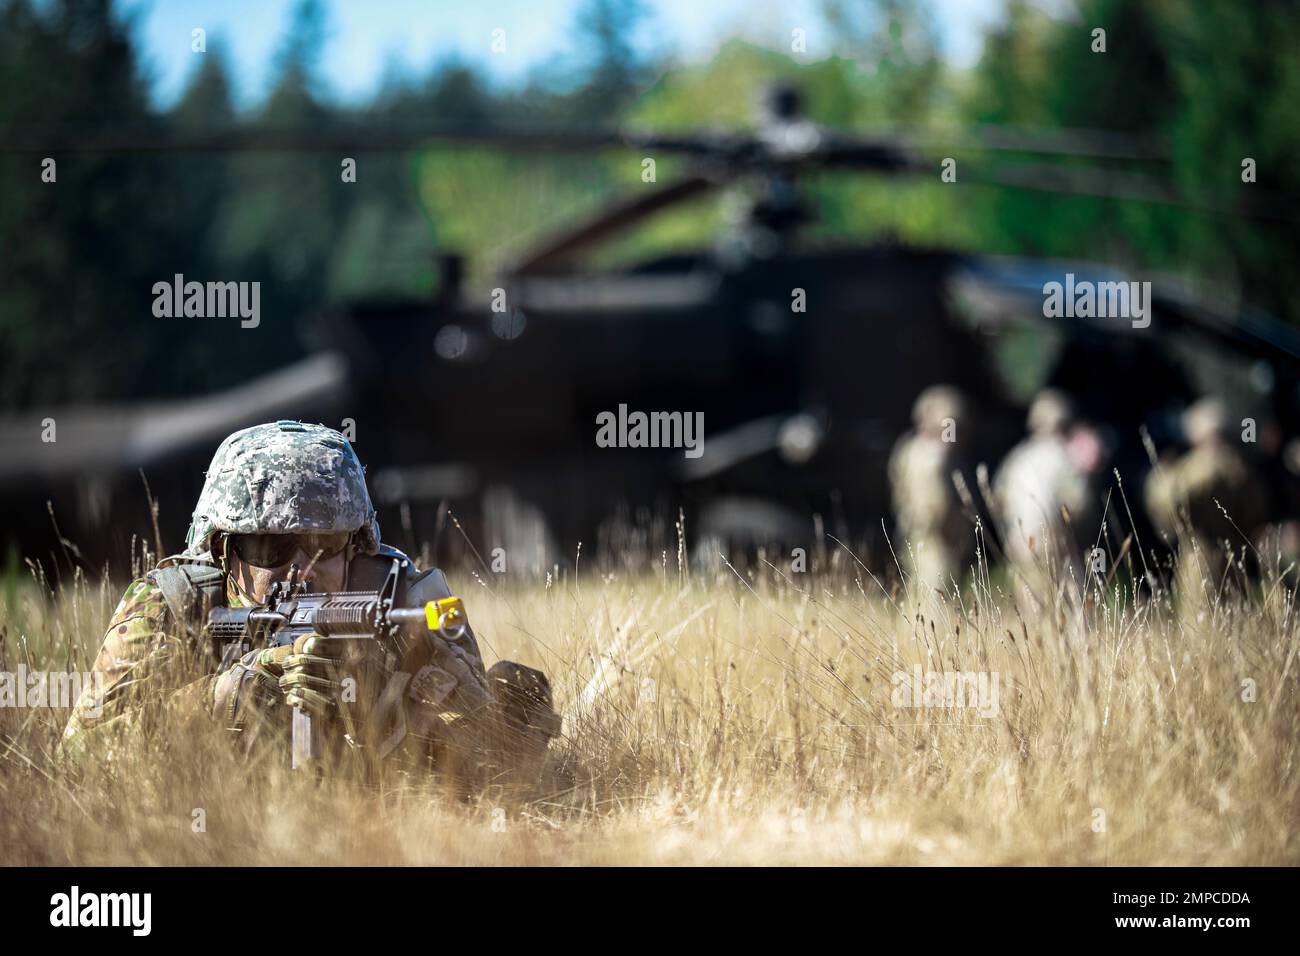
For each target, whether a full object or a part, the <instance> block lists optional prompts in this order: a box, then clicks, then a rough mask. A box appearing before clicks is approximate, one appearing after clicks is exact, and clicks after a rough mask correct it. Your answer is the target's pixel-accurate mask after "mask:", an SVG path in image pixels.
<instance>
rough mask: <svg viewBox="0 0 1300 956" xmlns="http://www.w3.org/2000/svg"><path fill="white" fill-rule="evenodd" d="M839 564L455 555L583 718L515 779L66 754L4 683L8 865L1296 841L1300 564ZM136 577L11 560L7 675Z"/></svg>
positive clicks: (701, 859)
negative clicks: (1188, 570) (68, 758)
mask: <svg viewBox="0 0 1300 956" xmlns="http://www.w3.org/2000/svg"><path fill="white" fill-rule="evenodd" d="M820 563H821V565H822V567H823V570H822V571H818V572H813V573H805V574H795V573H791V572H790V571H789V569H788V568H785V569H782V570H779V571H778V570H777V569H776V568H773V567H770V566H766V565H763V564H757V570H754V571H752V572H745V573H739V572H736V571H734V570H733V569H732V568H730V567H727V566H723V567H720V568H717V569H711V570H708V571H705V570H697V569H694V568H686V567H682V566H680V565H679V562H678V560H677V559H675V557H674V556H673V555H671V554H670V555H665V556H664V557H663V560H661V561H660V562H656V563H654V564H650V565H648V566H647V567H645V568H643V569H642V570H640V571H639V572H638V571H635V570H627V569H624V570H621V571H619V572H616V573H604V574H602V573H599V572H591V573H587V574H584V575H581V576H578V577H576V578H572V577H565V576H559V577H555V578H552V579H550V580H549V581H539V582H536V583H532V584H511V583H509V581H508V580H506V581H502V580H500V579H498V580H487V579H488V578H491V577H493V576H491V575H483V576H482V577H479V576H476V575H473V574H471V573H463V574H457V573H455V572H453V573H452V575H451V577H452V582H453V585H454V586H455V587H457V588H458V589H459V590H460V593H462V595H463V596H464V597H465V598H466V601H467V604H468V607H469V611H470V617H471V620H472V621H473V622H474V624H475V629H476V631H477V632H478V633H479V635H480V640H481V641H482V643H483V645H484V653H485V656H486V657H487V658H488V662H489V663H491V662H492V661H493V660H495V659H496V658H498V657H510V658H513V659H516V660H520V661H522V662H524V663H528V664H531V665H534V666H540V667H542V668H544V669H545V670H546V671H547V672H548V673H549V674H550V675H551V678H552V682H553V684H554V686H555V691H556V698H557V707H558V708H559V709H561V710H562V711H563V713H564V731H563V736H562V737H561V738H560V739H557V740H556V741H554V742H553V743H552V748H551V750H552V752H551V755H550V757H549V763H548V765H547V767H546V769H545V772H544V774H543V780H542V782H541V784H540V785H539V786H538V788H537V790H536V791H535V792H533V793H530V794H525V795H520V794H518V793H510V794H508V793H505V792H502V791H489V792H487V793H484V794H482V795H481V796H479V797H478V798H476V799H473V800H470V801H464V800H458V799H455V798H454V797H452V796H450V795H449V794H448V793H446V792H444V791H443V790H442V789H440V788H439V787H438V786H437V785H436V784H435V783H427V782H420V781H409V780H405V781H403V780H398V781H394V782H392V783H389V784H385V786H383V787H382V788H379V789H361V788H359V787H356V786H350V785H345V784H341V783H324V784H312V783H309V782H305V781H303V780H302V779H301V778H295V777H294V776H292V775H291V774H288V773H284V772H281V771H278V770H273V769H271V768H269V767H256V768H248V767H242V766H240V765H239V764H238V763H237V762H236V761H235V759H234V758H233V757H232V756H231V755H230V754H229V753H228V752H227V750H226V748H225V747H224V746H223V745H222V741H221V740H220V739H219V738H217V737H215V736H213V735H212V734H203V733H199V734H195V733H193V731H192V729H190V730H186V731H185V734H186V736H184V737H183V738H182V739H179V740H172V741H170V742H169V743H168V744H167V745H166V747H160V746H159V741H158V740H151V741H149V742H148V744H149V745H148V746H142V747H141V748H140V750H139V752H135V751H130V752H127V753H124V754H121V755H119V757H118V758H117V759H116V760H115V761H114V762H113V763H112V764H110V765H98V766H95V767H93V768H92V769H91V770H89V771H86V772H81V773H74V772H71V771H69V770H66V769H64V768H63V767H62V766H61V765H59V764H56V763H55V762H54V761H52V759H51V756H50V754H51V750H52V748H53V745H54V743H55V742H56V740H57V738H58V734H59V731H60V730H61V728H62V724H63V721H64V719H65V718H66V711H61V710H58V709H51V708H26V709H22V708H13V707H9V708H3V709H0V806H2V807H3V808H4V809H3V811H2V812H0V862H3V863H5V864H31V863H35V864H82V865H90V864H227V863H230V864H234V863H246V864H330V863H359V864H404V863H409V864H424V863H453V864H460V863H484V864H493V863H506V864H592V863H594V864H713V863H741V864H770V863H775V864H803V863H809V864H811V863H853V864H860V863H873V864H1049V865H1054V864H1088V865H1103V864H1140V865H1145V864H1294V863H1296V862H1297V860H1300V839H1298V838H1297V827H1296V823H1297V813H1298V811H1300V766H1298V765H1297V754H1298V751H1300V744H1298V742H1300V700H1298V698H1297V694H1296V688H1297V672H1298V671H1300V666H1298V665H1297V662H1296V650H1297V638H1296V619H1295V599H1294V595H1293V594H1291V593H1288V592H1287V590H1286V588H1285V584H1284V582H1283V581H1281V580H1274V581H1272V582H1270V581H1268V580H1265V581H1264V582H1263V587H1262V592H1257V593H1256V594H1255V595H1254V596H1253V598H1252V600H1251V602H1250V603H1249V604H1243V603H1241V602H1239V601H1235V600H1232V599H1227V598H1224V599H1222V600H1220V601H1218V602H1217V604H1216V605H1215V606H1214V607H1213V608H1212V609H1210V610H1207V611H1204V612H1202V613H1201V614H1200V615H1198V616H1197V617H1195V618H1192V617H1191V616H1190V615H1189V619H1182V618H1180V617H1179V615H1178V614H1177V613H1176V611H1175V610H1174V606H1173V602H1172V601H1171V600H1170V599H1169V598H1168V596H1167V595H1160V594H1157V595H1156V596H1154V597H1149V596H1144V597H1142V598H1141V599H1135V598H1134V596H1133V594H1132V593H1131V592H1130V591H1129V590H1128V589H1127V585H1125V584H1123V583H1122V580H1121V582H1120V583H1117V582H1116V581H1112V582H1111V583H1110V585H1109V589H1108V590H1106V591H1105V592H1104V593H1103V595H1101V599H1100V600H1098V595H1097V593H1096V592H1095V591H1094V592H1092V593H1091V594H1090V596H1089V598H1088V599H1086V600H1083V601H1078V600H1075V601H1070V600H1065V599H1063V598H1059V597H1058V598H1052V597H1051V596H1050V595H1040V597H1042V600H1043V604H1042V605H1041V606H1039V605H1037V604H1034V603H1033V599H1032V598H1030V597H1028V596H1026V595H1023V594H1021V595H1020V596H1019V597H1017V596H1015V595H1013V594H1010V593H1006V592H1007V591H1008V590H1011V589H1012V586H1011V585H1010V584H1007V583H999V582H1005V580H1006V579H1004V578H1002V577H999V576H994V577H992V578H990V577H989V575H988V574H987V573H985V572H984V570H983V569H980V572H981V573H979V574H977V575H975V576H974V577H973V578H972V579H971V580H970V581H969V582H968V587H967V588H966V589H965V590H964V591H963V592H962V595H961V598H960V600H958V599H957V598H956V597H955V595H948V596H942V595H939V594H935V593H928V594H919V593H915V592H914V591H912V590H911V589H909V588H907V587H905V586H898V585H891V584H888V583H887V582H883V581H882V582H878V581H877V580H876V579H875V578H874V577H873V576H871V575H869V574H867V573H865V571H864V569H862V568H861V567H860V566H859V565H858V564H857V563H855V561H854V560H853V559H852V558H851V556H850V555H848V554H847V552H838V554H837V555H834V556H832V559H831V560H822V561H821V562H820ZM489 585H490V587H489ZM1017 590H1019V589H1017ZM54 591H57V592H58V595H59V596H58V597H54V596H53V592H54ZM118 596H119V590H118V587H117V585H116V584H114V585H109V584H106V583H102V582H100V583H95V582H88V581H86V580H84V579H81V580H78V581H76V582H73V581H67V580H65V581H64V583H63V586H62V587H60V588H53V589H51V588H49V587H48V585H44V584H41V583H40V582H39V581H31V580H23V581H16V580H14V576H13V575H11V576H10V580H9V581H8V582H7V586H6V589H5V608H4V610H3V619H2V620H0V627H3V638H4V639H3V651H4V660H3V662H0V670H7V671H14V670H15V669H16V668H17V666H18V664H19V663H20V662H21V663H24V664H25V665H26V666H27V667H29V668H44V669H47V670H54V669H85V668H86V666H87V662H88V661H89V660H90V659H91V658H92V657H93V654H94V652H95V650H96V648H97V645H98V642H99V639H100V636H101V632H102V628H103V624H104V622H105V621H106V620H107V617H108V615H109V613H110V612H111V609H112V606H113V605H114V604H115V603H116V600H117V597H118ZM1018 605H1019V606H1021V607H1024V608H1025V611H1024V613H1021V612H1020V611H1018V610H1017V606H1018ZM918 671H919V672H920V673H922V674H927V673H932V672H948V673H958V672H961V673H965V674H968V675H971V676H970V679H969V683H963V684H961V685H960V687H959V688H958V690H960V691H963V692H965V691H970V692H971V696H962V695H961V694H958V695H956V697H951V696H950V697H943V696H942V695H934V696H932V697H931V698H930V699H929V700H927V699H926V698H925V697H924V696H923V695H918V697H919V700H913V701H909V700H907V699H904V696H905V695H903V696H900V687H902V684H901V679H900V678H897V677H896V676H895V675H897V674H899V673H906V674H909V675H915V674H917V673H918ZM981 682H982V683H981ZM976 688H979V689H980V690H981V691H982V692H983V699H982V700H978V701H976V700H974V699H973V696H974V691H975V689H976ZM957 698H960V699H959V700H958V699H957ZM957 702H960V703H966V704H972V703H974V704H979V705H981V706H951V705H952V704H954V703H957ZM909 703H919V704H921V705H922V706H908V704H909ZM927 705H928V706H927ZM160 734H161V732H160ZM161 735H162V736H165V734H161ZM160 754H165V756H160ZM200 823H201V824H202V826H200V825H199V824H200Z"/></svg>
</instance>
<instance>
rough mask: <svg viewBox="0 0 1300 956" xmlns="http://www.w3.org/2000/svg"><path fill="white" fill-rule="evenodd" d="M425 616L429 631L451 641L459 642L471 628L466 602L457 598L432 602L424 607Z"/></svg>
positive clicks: (446, 598)
mask: <svg viewBox="0 0 1300 956" xmlns="http://www.w3.org/2000/svg"><path fill="white" fill-rule="evenodd" d="M424 616H425V618H426V619H427V620H428V622H429V630H431V631H437V632H438V633H439V634H441V635H442V636H443V637H445V638H446V639H447V640H449V641H455V640H459V638H460V637H461V635H463V634H464V633H465V628H466V627H468V626H469V619H468V618H467V617H466V616H465V602H463V601H462V600H461V599H460V598H458V597H455V596H452V597H445V598H443V599H442V600H441V601H430V602H429V603H428V604H426V605H425V606H424Z"/></svg>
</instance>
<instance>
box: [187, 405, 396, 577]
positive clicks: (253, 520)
mask: <svg viewBox="0 0 1300 956" xmlns="http://www.w3.org/2000/svg"><path fill="white" fill-rule="evenodd" d="M214 531H224V532H228V533H230V534H284V533H291V532H341V531H350V532H356V538H355V539H354V541H355V544H356V547H357V548H358V550H360V551H362V552H364V553H366V554H375V553H376V552H378V550H379V522H378V521H377V520H376V518H375V509H374V505H372V504H371V503H370V492H369V491H367V490H366V476H365V471H364V469H363V468H362V467H361V462H360V461H358V460H357V455H356V452H354V451H353V450H352V446H351V445H350V444H349V443H348V440H347V439H346V438H344V437H343V436H342V435H341V434H340V433H339V432H336V431H335V430H334V429H332V428H326V427H325V426H323V425H308V424H305V423H302V422H291V421H280V422H273V423H270V424H266V425H255V426H253V427H252V428H245V429H244V430H243V431H238V432H235V433H234V434H233V435H231V436H230V437H228V438H227V439H226V440H225V441H223V442H222V443H221V446H220V447H219V448H218V449H217V453H216V454H215V455H213V456H212V464H211V465H210V466H209V467H208V472H207V480H206V481H205V482H204V484H203V491H202V492H201V493H200V494H199V501H198V504H197V505H196V506H195V508H194V517H193V519H192V521H191V522H190V530H189V534H188V535H186V537H185V544H186V549H187V551H188V552H189V553H191V554H201V553H203V552H205V551H207V550H208V548H209V545H210V543H211V537H212V533H213V532H214Z"/></svg>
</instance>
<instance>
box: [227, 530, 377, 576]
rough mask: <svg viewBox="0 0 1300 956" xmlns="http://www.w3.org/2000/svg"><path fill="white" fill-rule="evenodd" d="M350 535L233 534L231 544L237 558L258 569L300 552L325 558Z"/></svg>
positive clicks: (309, 557)
mask: <svg viewBox="0 0 1300 956" xmlns="http://www.w3.org/2000/svg"><path fill="white" fill-rule="evenodd" d="M351 539H352V535H350V534H346V533H344V534H236V535H231V537H230V546H231V548H232V549H233V550H234V552H235V554H237V555H239V557H240V559H241V560H243V561H245V562H246V563H248V564H252V565H254V566H256V567H259V568H278V567H281V566H283V565H285V564H288V563H289V560H290V559H291V558H292V557H293V556H294V555H295V554H297V553H298V552H299V551H301V552H302V553H303V554H305V555H306V556H307V560H308V561H328V560H329V559H330V558H332V557H334V556H335V555H336V554H338V553H339V552H340V551H342V550H343V549H344V548H346V547H347V546H348V542H349V541H350V540H351Z"/></svg>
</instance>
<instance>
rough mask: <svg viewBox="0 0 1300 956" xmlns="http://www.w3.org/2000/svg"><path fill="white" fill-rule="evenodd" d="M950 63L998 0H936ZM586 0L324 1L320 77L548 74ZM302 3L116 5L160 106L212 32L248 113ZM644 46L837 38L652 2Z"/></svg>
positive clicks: (754, 17)
mask: <svg viewBox="0 0 1300 956" xmlns="http://www.w3.org/2000/svg"><path fill="white" fill-rule="evenodd" d="M932 4H933V7H934V9H935V11H936V13H937V15H938V16H937V20H938V25H939V28H940V30H941V37H942V41H943V44H944V48H945V54H946V55H947V57H948V59H949V60H950V62H952V63H954V64H956V65H961V66H965V65H969V64H970V63H971V62H973V61H974V59H975V58H976V56H977V55H978V53H979V38H980V34H981V32H982V30H983V29H984V28H985V27H986V26H988V25H989V24H990V23H992V22H995V21H996V19H997V17H998V14H999V11H1000V10H1001V6H1002V3H1001V0H932ZM582 5H583V0H422V2H421V0H327V2H326V4H325V6H326V9H327V22H328V26H329V39H328V41H327V43H326V46H325V50H324V55H323V61H322V74H323V77H324V79H325V84H326V88H327V90H328V92H330V93H331V94H332V95H334V96H336V97H337V98H339V99H341V100H343V101H344V102H358V101H363V100H365V99H367V98H368V97H369V96H370V95H371V94H372V93H373V92H374V91H375V90H376V89H377V88H378V87H379V86H380V85H381V84H382V82H383V79H384V77H385V74H386V73H388V72H392V71H394V70H396V71H398V72H407V73H411V74H414V75H420V74H423V73H424V72H426V71H427V69H428V68H429V66H430V65H431V64H432V63H434V62H436V61H437V60H439V59H441V58H443V57H446V56H449V55H455V56H458V57H459V58H460V59H462V60H463V61H465V62H466V63H468V64H470V65H473V66H477V67H479V68H481V69H482V71H483V73H484V74H485V75H486V76H487V77H489V78H490V80H491V81H492V82H493V83H496V84H501V85H509V84H514V83H518V82H521V81H523V80H524V79H525V78H526V77H527V76H528V74H529V72H530V71H532V70H536V69H539V68H551V67H558V68H563V67H564V65H565V63H566V59H570V58H572V56H573V55H574V52H575V41H574V39H573V37H572V36H571V28H572V24H573V21H574V19H575V16H576V14H577V11H578V10H579V9H581V7H582ZM293 7H294V0H221V2H213V0H119V2H118V8H119V9H120V10H121V11H123V12H125V13H126V14H128V15H129V16H130V17H131V18H132V19H133V21H134V31H135V34H136V36H137V38H138V40H139V41H140V46H141V50H142V53H143V58H144V66H145V69H146V71H147V75H148V76H149V77H150V78H151V85H152V92H153V98H154V100H155V102H156V103H157V104H158V105H160V106H165V105H167V104H170V103H171V102H172V101H174V100H175V98H176V97H177V96H178V95H179V93H180V91H181V90H183V89H184V87H185V83H186V82H187V81H188V79H189V77H190V75H191V73H192V71H193V70H194V69H195V67H196V66H197V62H198V58H197V55H196V54H194V53H193V52H191V50H190V33H191V30H193V29H194V28H195V27H202V28H203V29H205V30H206V31H207V37H208V49H209V51H212V50H216V49H218V48H220V49H222V51H223V52H224V53H225V55H226V56H227V58H228V60H229V62H230V63H231V65H232V66H233V73H234V80H235V84H236V89H235V94H236V97H237V99H238V101H239V102H240V103H241V104H242V105H247V104H249V103H254V102H256V101H258V100H259V99H260V98H261V96H262V95H263V94H264V93H265V91H266V88H267V84H268V82H269V80H270V77H271V71H272V68H273V59H274V53H275V51H276V49H277V48H278V47H279V44H280V41H281V38H282V37H283V35H284V32H285V29H286V27H287V24H288V23H289V18H290V13H291V11H292V9H293ZM647 7H648V9H649V10H650V17H649V18H648V22H647V23H646V24H645V27H644V29H643V30H642V31H641V35H640V36H639V37H638V40H639V43H640V44H641V45H643V46H647V47H657V48H659V49H664V48H666V49H668V50H671V51H674V52H675V53H676V54H677V55H678V56H679V57H681V58H683V59H686V60H688V61H692V60H701V59H707V58H708V57H709V55H710V54H711V53H712V51H714V50H715V49H716V48H717V46H718V45H719V43H720V42H722V41H724V40H726V39H727V38H729V37H732V36H744V37H747V38H749V39H753V40H755V41H758V42H763V43H767V44H769V45H772V46H777V45H785V44H788V42H789V37H790V31H791V30H792V29H794V28H796V27H801V28H803V29H804V30H806V31H807V39H808V54H809V57H810V58H811V59H816V58H818V57H817V54H818V52H819V51H820V50H826V49H827V47H828V46H829V42H830V37H829V36H828V35H827V34H828V31H827V29H826V27H825V25H824V23H823V20H822V17H821V15H820V9H821V5H820V3H819V2H818V0H652V2H648V3H647ZM496 28H501V29H504V30H505V31H506V52H505V53H504V54H494V53H493V52H492V51H491V48H490V44H491V39H492V31H493V30H494V29H496Z"/></svg>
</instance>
